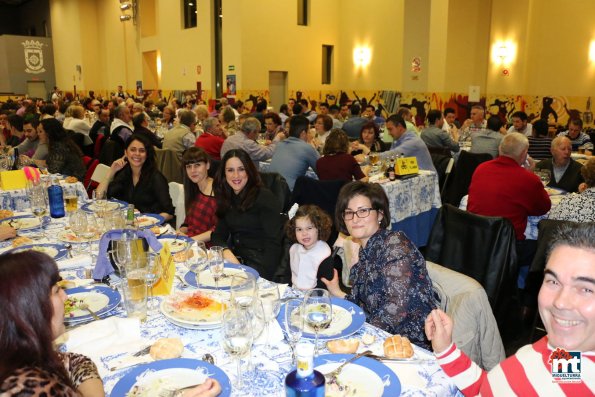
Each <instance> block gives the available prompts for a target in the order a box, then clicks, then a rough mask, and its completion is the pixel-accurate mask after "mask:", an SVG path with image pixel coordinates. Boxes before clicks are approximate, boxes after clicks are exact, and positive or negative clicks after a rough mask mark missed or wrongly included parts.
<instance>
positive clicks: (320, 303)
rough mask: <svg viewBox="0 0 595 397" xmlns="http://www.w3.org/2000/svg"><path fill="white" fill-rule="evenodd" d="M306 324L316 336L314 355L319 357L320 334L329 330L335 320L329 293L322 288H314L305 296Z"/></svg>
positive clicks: (304, 314) (303, 311) (304, 311)
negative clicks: (333, 319)
mask: <svg viewBox="0 0 595 397" xmlns="http://www.w3.org/2000/svg"><path fill="white" fill-rule="evenodd" d="M302 315H303V316H304V322H305V323H306V324H308V325H309V326H310V327H311V328H312V329H313V330H314V334H315V340H314V346H315V350H314V355H315V356H317V355H318V333H319V332H320V330H321V329H325V328H327V327H328V326H329V325H330V323H331V320H332V318H333V306H332V304H331V298H330V296H329V292H328V291H327V290H325V289H322V288H314V289H311V290H310V291H308V292H307V293H306V296H304V303H303V307H302Z"/></svg>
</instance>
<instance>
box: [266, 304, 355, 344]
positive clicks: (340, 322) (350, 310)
mask: <svg viewBox="0 0 595 397" xmlns="http://www.w3.org/2000/svg"><path fill="white" fill-rule="evenodd" d="M331 304H332V305H333V319H332V320H331V323H330V324H329V326H328V327H326V328H325V329H322V330H320V331H319V332H318V339H323V340H329V339H337V338H344V337H346V336H349V335H351V334H354V333H356V332H357V331H359V330H360V328H361V327H363V325H364V323H365V322H366V315H365V314H364V311H363V309H362V308H361V307H359V306H358V305H356V304H355V303H353V302H350V301H348V300H345V299H340V298H331ZM286 307H287V305H285V304H283V305H281V310H279V315H278V316H277V322H279V325H280V326H281V328H283V329H284V328H285V327H284V324H283V323H284V322H285V309H286ZM293 315H294V314H292V316H293ZM295 315H297V313H296V314H295ZM302 337H304V338H311V339H314V338H315V337H316V334H315V333H314V329H313V328H312V327H310V326H309V325H308V324H306V323H304V331H303V333H302Z"/></svg>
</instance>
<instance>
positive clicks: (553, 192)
mask: <svg viewBox="0 0 595 397" xmlns="http://www.w3.org/2000/svg"><path fill="white" fill-rule="evenodd" d="M544 189H545V191H546V192H547V194H549V195H550V196H557V195H560V194H566V191H565V190H562V189H558V188H555V187H546V188H544Z"/></svg>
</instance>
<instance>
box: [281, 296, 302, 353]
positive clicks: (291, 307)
mask: <svg viewBox="0 0 595 397" xmlns="http://www.w3.org/2000/svg"><path fill="white" fill-rule="evenodd" d="M302 303H303V301H302V300H301V299H290V300H288V301H287V302H286V303H285V323H284V324H285V332H286V333H287V342H288V343H289V347H291V356H292V365H296V364H297V363H296V355H295V346H296V344H297V343H298V342H299V341H300V339H301V337H302V332H303V330H304V316H303V315H302Z"/></svg>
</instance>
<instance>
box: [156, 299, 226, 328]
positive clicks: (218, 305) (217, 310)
mask: <svg viewBox="0 0 595 397" xmlns="http://www.w3.org/2000/svg"><path fill="white" fill-rule="evenodd" d="M160 308H161V312H162V313H163V315H164V316H165V318H166V319H167V320H169V321H170V322H172V323H174V324H175V325H178V326H180V327H183V328H190V329H210V328H217V327H219V326H221V316H222V315H223V312H224V311H225V309H226V308H227V305H226V304H225V303H224V302H223V299H222V296H221V294H220V293H218V292H216V291H209V290H199V291H191V292H179V293H177V294H175V295H170V296H168V297H166V298H165V299H164V300H163V301H161V306H160Z"/></svg>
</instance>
